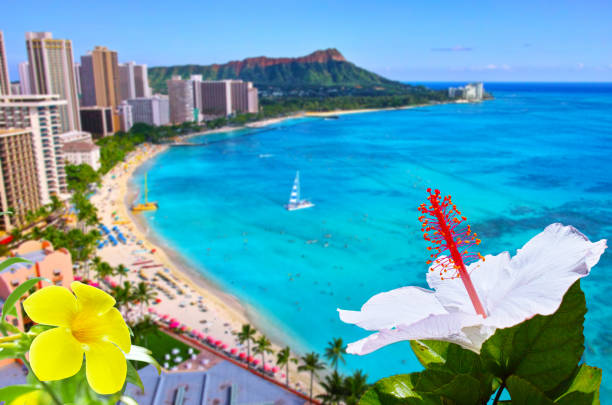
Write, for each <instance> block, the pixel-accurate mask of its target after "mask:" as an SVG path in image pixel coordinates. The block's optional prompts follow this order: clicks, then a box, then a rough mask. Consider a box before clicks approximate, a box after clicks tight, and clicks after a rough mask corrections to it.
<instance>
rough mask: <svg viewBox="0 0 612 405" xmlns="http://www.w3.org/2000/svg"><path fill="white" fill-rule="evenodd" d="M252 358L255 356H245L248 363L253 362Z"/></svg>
mask: <svg viewBox="0 0 612 405" xmlns="http://www.w3.org/2000/svg"><path fill="white" fill-rule="evenodd" d="M253 360H255V358H254V357H253V356H249V357H247V361H248V362H249V363H252V362H253Z"/></svg>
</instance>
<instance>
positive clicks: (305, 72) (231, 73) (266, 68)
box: [149, 49, 412, 94]
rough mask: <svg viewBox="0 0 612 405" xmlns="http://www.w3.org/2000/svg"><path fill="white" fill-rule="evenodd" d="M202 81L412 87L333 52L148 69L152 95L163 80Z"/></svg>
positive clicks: (342, 88) (384, 89)
mask: <svg viewBox="0 0 612 405" xmlns="http://www.w3.org/2000/svg"><path fill="white" fill-rule="evenodd" d="M192 74H199V75H202V77H203V79H204V80H221V79H242V80H245V81H251V82H253V84H254V85H255V87H257V88H258V89H259V90H260V91H264V92H265V90H266V89H268V90H273V89H280V90H282V91H284V92H285V91H291V90H300V89H306V90H308V89H311V90H312V89H315V88H320V87H326V88H337V91H339V92H340V93H342V94H351V93H355V92H357V93H360V94H367V93H377V94H381V93H383V94H400V93H406V92H410V91H411V89H412V87H411V86H407V85H404V84H402V83H399V82H396V81H392V80H389V79H385V78H384V77H382V76H379V75H377V74H375V73H372V72H369V71H367V70H365V69H362V68H360V67H358V66H356V65H354V64H353V63H350V62H348V61H346V60H345V59H344V57H343V56H342V55H341V54H340V52H338V51H337V50H335V49H327V50H324V51H317V52H314V53H312V54H310V55H307V56H304V57H301V58H278V59H273V58H266V57H259V58H249V59H245V60H243V61H235V62H229V63H226V64H223V65H182V66H168V67H152V68H149V82H150V84H151V87H152V88H153V90H154V91H156V92H161V93H166V91H167V90H166V80H168V79H170V78H171V77H172V76H173V75H179V76H181V77H182V78H189V76H190V75H192Z"/></svg>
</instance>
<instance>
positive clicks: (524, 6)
mask: <svg viewBox="0 0 612 405" xmlns="http://www.w3.org/2000/svg"><path fill="white" fill-rule="evenodd" d="M611 21H612V2H610V1H609V0H606V1H604V0H588V1H578V0H575V1H564V0H561V1H558V0H557V1H553V0H550V1H539V0H530V1H526V0H514V1H496V0H491V1H467V0H466V1H457V0H454V1H443V0H439V1H435V0H434V1H418V2H417V1H410V0H403V1H399V0H398V1H384V0H378V1H361V0H353V1H331V0H330V1H316V0H311V1H303V0H302V1H292V0H285V1H266V0H258V1H234V2H223V1H214V2H210V1H185V0H174V1H172V2H169V1H167V0H164V1H158V0H148V1H141V0H122V1H116V0H106V1H90V0H79V1H72V0H62V1H48V0H45V1H38V0H31V1H7V2H4V4H3V6H2V18H1V19H0V30H3V31H4V36H5V45H6V51H7V55H8V59H9V61H8V62H9V67H10V71H11V77H12V78H13V79H14V80H16V79H18V74H17V65H18V64H19V62H21V61H24V60H26V51H25V39H24V38H25V32H26V31H51V32H52V33H53V35H54V37H56V38H67V39H71V40H72V42H73V47H74V56H75V59H76V60H78V59H79V58H80V55H83V54H85V53H86V52H87V50H90V49H92V48H93V47H94V46H95V45H105V46H107V47H109V48H111V49H113V50H116V51H118V52H119V60H120V61H128V60H135V61H136V62H139V63H147V64H148V65H149V66H159V65H172V64H187V63H197V64H209V63H215V62H216V63H223V62H227V61H229V60H235V59H243V58H245V57H249V56H261V55H266V56H301V55H305V54H308V53H310V52H312V51H314V50H316V49H323V48H329V47H335V48H337V49H338V50H340V52H342V53H343V54H344V56H345V57H346V58H347V59H348V60H349V61H352V62H354V63H356V64H357V65H359V66H362V67H364V68H367V69H370V70H372V71H374V72H376V73H379V74H382V75H383V76H386V77H389V78H392V79H397V80H404V81H466V80H484V81H612V41H611V39H612V23H611Z"/></svg>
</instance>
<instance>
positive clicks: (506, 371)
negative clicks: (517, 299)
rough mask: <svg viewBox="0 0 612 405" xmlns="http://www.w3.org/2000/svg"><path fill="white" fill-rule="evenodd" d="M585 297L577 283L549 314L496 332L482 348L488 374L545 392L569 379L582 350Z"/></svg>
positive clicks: (482, 356)
mask: <svg viewBox="0 0 612 405" xmlns="http://www.w3.org/2000/svg"><path fill="white" fill-rule="evenodd" d="M585 313H586V302H585V298H584V294H583V292H582V290H581V289H580V282H579V281H577V282H576V283H574V285H573V286H572V287H571V288H570V289H569V290H568V291H567V292H566V293H565V296H564V297H563V302H562V303H561V306H560V307H559V309H558V310H557V312H555V313H554V314H552V315H549V316H542V315H536V316H534V317H533V318H531V319H529V320H527V321H525V322H523V323H521V324H518V325H516V326H514V327H511V328H506V329H499V330H497V331H496V332H495V334H494V335H493V336H491V337H490V338H489V339H488V340H487V341H486V342H484V344H483V345H482V348H481V351H480V354H481V359H482V361H483V364H484V365H485V368H486V370H487V371H489V372H491V373H493V374H494V375H495V376H496V377H498V378H500V379H502V380H506V379H507V378H508V377H509V376H510V375H513V374H514V375H516V376H518V377H521V378H523V379H525V380H527V381H529V382H530V383H531V384H533V385H535V386H536V387H537V388H538V389H539V390H541V391H543V392H547V391H549V390H551V389H553V388H555V387H557V386H558V385H559V384H560V383H562V382H563V381H565V380H566V379H568V378H569V377H570V376H571V375H572V373H573V372H574V370H575V368H576V366H577V364H578V361H579V360H580V357H581V356H582V352H583V351H584V335H583V333H582V331H583V326H582V324H583V322H584V315H585Z"/></svg>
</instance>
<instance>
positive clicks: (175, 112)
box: [166, 76, 194, 124]
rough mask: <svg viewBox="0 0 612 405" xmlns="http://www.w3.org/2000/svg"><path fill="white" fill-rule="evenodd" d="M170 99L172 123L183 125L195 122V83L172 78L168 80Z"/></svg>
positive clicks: (177, 77) (178, 77)
mask: <svg viewBox="0 0 612 405" xmlns="http://www.w3.org/2000/svg"><path fill="white" fill-rule="evenodd" d="M166 84H167V85H168V98H169V99H170V122H172V123H173V124H181V123H183V122H189V121H193V120H194V111H193V110H194V102H193V83H192V81H191V80H182V79H181V77H180V76H172V79H170V80H167V81H166Z"/></svg>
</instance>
